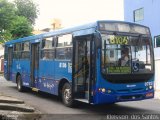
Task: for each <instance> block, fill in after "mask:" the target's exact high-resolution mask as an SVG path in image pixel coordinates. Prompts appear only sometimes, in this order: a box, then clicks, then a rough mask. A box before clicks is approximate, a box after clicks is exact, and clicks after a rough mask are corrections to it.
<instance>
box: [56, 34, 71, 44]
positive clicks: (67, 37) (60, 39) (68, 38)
mask: <svg viewBox="0 0 160 120" xmlns="http://www.w3.org/2000/svg"><path fill="white" fill-rule="evenodd" d="M71 45H72V35H71V34H67V35H63V36H59V37H58V44H57V47H65V46H71Z"/></svg>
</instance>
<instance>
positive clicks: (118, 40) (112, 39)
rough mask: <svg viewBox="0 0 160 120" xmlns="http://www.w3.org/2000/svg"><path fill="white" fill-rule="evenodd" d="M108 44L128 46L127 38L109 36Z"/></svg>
mask: <svg viewBox="0 0 160 120" xmlns="http://www.w3.org/2000/svg"><path fill="white" fill-rule="evenodd" d="M109 43H110V44H120V45H128V37H126V36H114V35H111V36H110V38H109Z"/></svg>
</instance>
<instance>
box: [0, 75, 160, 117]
mask: <svg viewBox="0 0 160 120" xmlns="http://www.w3.org/2000/svg"><path fill="white" fill-rule="evenodd" d="M0 93H2V94H6V95H9V96H13V97H15V98H19V99H22V100H24V101H25V102H26V103H27V104H29V105H31V106H33V107H35V108H37V109H38V110H40V111H41V112H42V113H44V114H92V115H93V114H94V115H95V114H104V115H107V114H158V113H160V100H157V99H152V100H144V101H137V102H124V103H116V104H114V105H98V106H92V105H88V104H84V103H80V105H79V107H77V108H68V107H65V106H64V105H63V104H62V103H61V101H60V100H59V98H58V97H56V96H53V95H48V94H44V93H36V92H32V91H30V90H28V91H27V92H24V93H20V92H18V91H17V89H16V84H14V83H12V82H8V81H6V80H4V78H3V77H2V76H0Z"/></svg>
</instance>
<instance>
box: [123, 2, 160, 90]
mask: <svg viewBox="0 0 160 120" xmlns="http://www.w3.org/2000/svg"><path fill="white" fill-rule="evenodd" d="M159 9H160V0H124V20H125V21H129V22H135V23H138V24H142V25H145V26H148V27H149V28H150V30H151V34H152V39H153V43H154V55H155V89H156V90H160V69H159V67H160V15H159V11H160V10H159Z"/></svg>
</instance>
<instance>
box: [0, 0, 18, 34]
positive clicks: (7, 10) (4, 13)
mask: <svg viewBox="0 0 160 120" xmlns="http://www.w3.org/2000/svg"><path fill="white" fill-rule="evenodd" d="M15 11H16V9H15V7H14V4H12V3H9V2H8V1H7V0H0V33H2V32H3V31H4V30H6V29H9V28H10V27H11V21H12V20H13V19H14V16H15Z"/></svg>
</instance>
